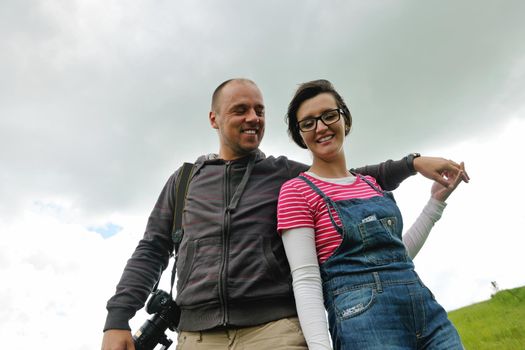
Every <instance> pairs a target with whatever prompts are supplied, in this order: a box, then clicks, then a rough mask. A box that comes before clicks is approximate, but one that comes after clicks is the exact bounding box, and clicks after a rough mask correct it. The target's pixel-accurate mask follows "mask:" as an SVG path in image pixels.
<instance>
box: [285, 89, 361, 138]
mask: <svg viewBox="0 0 525 350" xmlns="http://www.w3.org/2000/svg"><path fill="white" fill-rule="evenodd" d="M322 93H329V94H331V95H332V96H334V98H335V101H336V103H337V107H338V108H340V109H342V110H343V118H344V120H345V135H348V133H349V132H350V128H351V126H352V115H351V114H350V110H349V109H348V107H347V106H346V103H345V101H344V100H343V98H342V97H341V95H339V93H338V92H337V91H336V90H335V88H334V86H333V85H332V83H331V82H329V81H328V80H325V79H319V80H312V81H309V82H306V83H303V84H301V85H299V87H298V88H297V91H296V92H295V95H294V97H293V98H292V100H291V101H290V104H289V105H288V111H287V113H286V117H285V119H286V122H287V123H288V135H290V137H291V138H292V140H293V141H294V142H295V143H296V144H297V145H298V146H299V147H301V148H307V147H306V145H305V143H304V141H303V139H302V137H301V133H300V130H299V125H297V111H298V110H299V107H301V104H302V103H303V102H304V101H306V100H309V99H311V98H313V97H315V96H317V95H319V94H322Z"/></svg>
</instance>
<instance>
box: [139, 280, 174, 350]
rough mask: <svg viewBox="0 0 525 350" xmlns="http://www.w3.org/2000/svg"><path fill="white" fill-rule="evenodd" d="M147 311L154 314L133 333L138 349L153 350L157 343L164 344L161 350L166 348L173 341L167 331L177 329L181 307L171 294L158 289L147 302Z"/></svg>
mask: <svg viewBox="0 0 525 350" xmlns="http://www.w3.org/2000/svg"><path fill="white" fill-rule="evenodd" d="M146 312H147V313H148V314H150V315H153V317H151V318H150V319H149V320H146V322H144V324H143V325H142V326H141V327H140V328H139V330H138V331H137V332H135V334H134V335H133V342H134V343H135V349H136V350H153V349H154V348H155V346H157V344H162V347H161V348H160V350H165V349H167V348H169V347H170V345H171V344H172V343H173V341H172V340H171V339H169V338H168V337H167V336H166V334H165V332H166V329H168V328H169V329H171V330H172V331H175V329H176V328H177V325H178V324H179V319H180V309H179V307H178V306H177V304H176V303H175V301H174V300H173V299H172V298H171V295H169V294H168V293H166V292H165V291H163V290H160V289H157V290H156V291H155V292H154V293H153V294H152V295H151V297H150V299H149V301H148V303H147V304H146Z"/></svg>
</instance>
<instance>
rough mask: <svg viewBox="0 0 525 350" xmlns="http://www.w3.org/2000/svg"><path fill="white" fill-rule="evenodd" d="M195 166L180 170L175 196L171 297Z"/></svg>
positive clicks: (184, 167) (187, 164)
mask: <svg viewBox="0 0 525 350" xmlns="http://www.w3.org/2000/svg"><path fill="white" fill-rule="evenodd" d="M194 168H195V164H193V163H184V164H182V167H181V168H180V170H179V174H178V176H177V180H176V181H175V186H176V188H177V193H176V195H175V208H174V210H173V226H172V229H171V238H172V240H173V255H174V257H175V261H174V262H173V268H172V270H171V287H170V296H171V295H172V292H173V284H174V283H175V272H176V271H175V269H176V266H177V255H178V252H179V246H180V243H181V241H182V237H183V235H184V228H183V227H182V212H183V211H184V204H185V201H186V195H187V194H188V187H189V185H190V180H191V176H192V175H193V169H194Z"/></svg>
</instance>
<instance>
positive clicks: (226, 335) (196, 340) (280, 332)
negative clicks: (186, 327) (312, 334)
mask: <svg viewBox="0 0 525 350" xmlns="http://www.w3.org/2000/svg"><path fill="white" fill-rule="evenodd" d="M268 349H270V350H307V349H308V347H307V346H306V341H305V340H304V336H303V332H302V331H301V327H300V325H299V320H298V319H297V317H291V318H283V319H280V320H277V321H273V322H268V323H265V324H262V325H260V326H255V327H246V328H232V329H221V330H211V331H204V332H180V333H179V336H178V342H177V348H176V350H268Z"/></svg>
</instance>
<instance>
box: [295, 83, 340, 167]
mask: <svg viewBox="0 0 525 350" xmlns="http://www.w3.org/2000/svg"><path fill="white" fill-rule="evenodd" d="M337 108H338V107H337V103H336V101H335V98H334V97H333V96H332V95H331V94H329V93H322V94H319V95H317V96H315V97H312V98H311V99H308V100H306V101H304V102H303V103H302V104H301V106H300V107H299V109H298V111H297V122H301V121H302V120H305V119H308V118H315V117H319V116H320V115H322V114H323V113H325V112H327V111H330V110H334V109H337ZM301 136H302V138H303V141H304V143H305V144H306V146H307V147H308V149H309V150H310V151H311V152H312V154H313V155H314V157H318V158H321V159H323V160H325V161H330V160H331V159H333V158H334V157H336V156H338V155H340V154H341V151H342V149H343V142H344V139H345V121H344V117H343V115H341V116H340V118H339V120H338V121H337V122H335V123H333V124H330V125H328V126H326V125H325V124H324V123H323V122H322V121H321V120H319V119H318V120H317V126H316V128H315V129H313V130H311V131H301Z"/></svg>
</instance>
